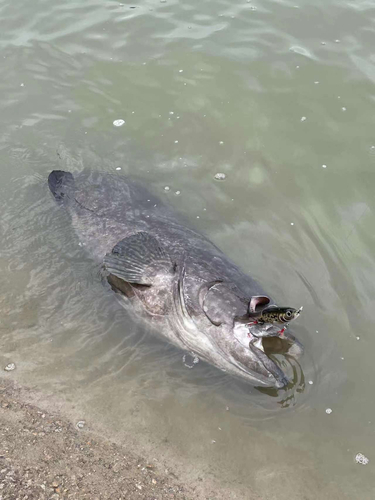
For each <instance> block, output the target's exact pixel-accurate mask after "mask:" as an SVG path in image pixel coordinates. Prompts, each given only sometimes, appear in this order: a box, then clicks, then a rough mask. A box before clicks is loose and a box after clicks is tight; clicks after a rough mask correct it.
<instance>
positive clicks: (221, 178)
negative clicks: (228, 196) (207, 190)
mask: <svg viewBox="0 0 375 500" xmlns="http://www.w3.org/2000/svg"><path fill="white" fill-rule="evenodd" d="M225 178H226V175H225V174H223V173H222V172H218V173H217V174H215V179H216V180H217V181H223V180H224V179H225Z"/></svg>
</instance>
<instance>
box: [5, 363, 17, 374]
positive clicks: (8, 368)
mask: <svg viewBox="0 0 375 500" xmlns="http://www.w3.org/2000/svg"><path fill="white" fill-rule="evenodd" d="M15 369H16V364H15V363H9V364H7V365H6V367H5V368H4V370H5V371H6V372H12V371H13V370H15Z"/></svg>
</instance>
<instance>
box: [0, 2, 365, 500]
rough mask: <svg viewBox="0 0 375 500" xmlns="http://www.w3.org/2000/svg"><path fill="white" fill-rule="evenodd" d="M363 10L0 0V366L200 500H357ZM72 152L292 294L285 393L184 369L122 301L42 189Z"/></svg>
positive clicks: (361, 415) (281, 294)
mask: <svg viewBox="0 0 375 500" xmlns="http://www.w3.org/2000/svg"><path fill="white" fill-rule="evenodd" d="M374 14H375V8H374V6H373V3H372V2H369V1H365V0H363V1H356V2H353V1H348V0H347V1H345V2H338V1H337V0H326V1H325V2H323V1H317V2H314V3H313V2H308V1H306V0H303V1H300V2H298V3H297V4H296V3H294V2H289V1H288V0H280V1H270V0H262V1H260V0H254V1H251V2H246V1H242V0H241V1H236V2H229V1H228V0H222V1H216V2H214V1H203V2H198V1H197V0H189V1H187V2H177V1H175V0H167V1H161V2H160V1H159V0H158V1H156V0H149V1H146V2H140V1H139V2H134V3H119V2H115V1H100V2H99V1H95V0H89V1H86V2H83V1H81V0H76V1H68V2H62V1H61V0H57V1H55V2H52V3H51V2H46V1H38V2H27V1H24V0H20V1H18V2H16V3H14V2H13V3H11V2H9V1H8V0H0V20H1V26H2V30H1V32H2V34H1V39H0V48H1V56H0V70H1V75H2V77H1V79H0V109H1V123H0V129H1V134H0V161H1V169H0V205H1V212H0V222H1V244H0V269H1V277H2V279H1V281H0V311H1V317H2V320H1V336H0V348H1V354H0V361H1V362H2V363H3V364H4V366H5V365H6V364H7V363H8V362H10V361H14V362H15V363H16V364H17V370H16V371H15V372H12V373H11V374H8V375H7V376H9V377H12V378H14V379H15V380H17V381H19V382H20V383H23V384H26V385H29V386H33V387H35V388H38V390H41V391H42V392H44V393H45V394H46V395H52V394H53V395H54V397H57V398H59V399H60V400H61V401H65V403H66V405H67V406H68V405H70V407H72V408H75V410H74V411H75V412H76V413H75V414H76V415H77V417H78V416H80V417H81V418H85V419H86V420H87V421H88V422H90V425H91V426H92V427H93V428H96V429H102V430H103V431H106V432H107V433H108V435H110V437H112V438H113V439H116V440H117V441H119V442H125V443H128V444H129V443H133V444H134V445H136V446H137V447H138V448H140V449H143V450H145V451H146V452H149V453H153V454H154V455H156V456H159V457H165V458H166V459H167V460H168V459H169V460H170V461H175V464H176V467H177V468H179V470H180V472H181V474H185V477H186V478H188V479H189V480H190V481H193V482H194V481H197V482H199V481H200V479H201V480H202V482H203V483H204V482H205V481H212V482H213V484H214V485H216V488H217V490H216V491H217V493H216V495H217V498H221V497H222V498H246V499H247V498H252V496H253V497H254V498H257V496H258V495H259V496H260V497H261V498H262V499H264V500H268V499H273V498H277V499H278V500H284V499H293V500H297V499H298V500H300V499H316V498H319V499H322V500H324V499H329V500H333V499H336V498H337V499H342V498H348V499H354V498H361V499H372V498H374V496H375V488H374V482H373V471H372V469H373V463H374V461H375V455H374V449H375V448H374V446H375V435H374V431H375V416H374V412H375V403H374V398H373V377H374V376H375V367H374V366H375V365H374V362H373V349H374V347H375V340H374V335H373V330H374V326H375V325H374V323H375V322H374V315H373V298H374V283H375V271H374V269H375V266H374V257H373V256H374V250H375V240H374V237H373V234H374V217H373V208H374V196H373V191H374V186H375V177H374V173H373V172H374V168H375V136H374V130H375V129H374V125H375V118H374V116H375V114H374V97H375V91H374V79H375V57H374V55H373V47H374V42H375V35H374ZM117 119H123V120H124V121H125V124H124V125H123V126H122V127H115V126H114V125H113V121H114V120H117ZM85 167H90V168H93V169H97V170H101V171H107V172H113V173H116V174H117V175H119V176H120V175H131V176H133V177H135V178H137V179H140V180H141V181H142V182H144V183H145V184H147V185H148V186H149V188H150V190H152V191H153V192H154V193H155V194H157V195H159V196H160V197H161V198H162V199H163V200H164V201H165V202H166V203H170V204H171V205H172V206H174V207H175V208H176V210H178V211H180V212H181V213H183V214H184V215H185V216H186V217H187V219H188V220H189V221H190V223H191V225H192V226H194V227H195V228H197V229H199V230H201V231H202V232H204V233H205V234H207V235H208V236H209V237H210V238H211V239H212V240H213V241H214V242H215V243H216V244H217V245H219V246H220V247H221V248H222V249H223V250H224V251H225V252H226V253H227V254H228V256H230V258H232V259H233V260H234V261H235V262H236V263H238V265H240V266H241V267H242V268H243V269H244V270H245V271H246V272H248V273H249V274H251V275H253V276H254V277H255V278H257V279H258V280H259V281H260V282H261V283H262V285H263V286H264V288H265V289H266V290H268V291H269V292H270V294H272V296H273V297H274V298H275V299H276V300H277V301H278V302H279V303H282V304H288V305H291V306H294V307H299V306H300V305H303V306H304V311H303V315H302V316H301V317H300V319H299V320H298V323H296V324H295V326H294V332H295V334H296V335H297V336H298V338H300V339H301V341H302V342H303V343H304V345H305V347H306V354H305V356H304V358H303V359H302V360H301V368H300V369H299V368H298V369H297V368H296V372H295V376H296V381H297V383H296V385H295V386H294V387H293V388H292V389H288V390H287V391H284V390H282V391H279V392H272V391H266V392H264V391H263V392H261V391H258V390H257V389H255V388H251V387H249V386H246V385H245V384H242V383H240V382H238V381H235V380H232V379H230V378H229V377H226V376H225V375H223V374H221V373H220V372H219V371H218V370H216V369H215V368H212V367H209V366H207V365H205V364H204V363H199V364H198V365H197V366H195V367H194V369H191V370H190V369H188V368H187V367H186V366H184V363H183V361H182V356H183V353H182V352H180V351H178V350H177V349H175V348H173V347H171V346H169V345H167V344H165V343H163V342H162V341H160V340H158V339H156V338H155V337H153V336H152V335H150V333H149V332H148V331H147V329H145V327H144V325H142V324H139V323H138V322H137V321H135V320H134V318H132V317H131V316H129V314H128V313H127V312H126V311H125V310H124V309H123V308H122V307H121V306H120V305H119V304H118V303H117V301H116V300H115V299H114V297H113V294H111V293H110V292H109V291H108V289H107V288H106V287H104V286H103V284H102V282H101V280H100V276H99V273H98V269H97V268H96V266H95V264H94V263H93V262H92V261H91V260H90V258H89V257H88V256H87V255H86V253H85V251H84V248H82V247H81V246H80V245H79V243H80V242H79V240H78V239H77V237H76V236H75V235H74V234H73V232H72V231H71V228H70V224H69V219H68V217H67V216H66V214H64V212H63V211H61V210H60V209H59V208H58V207H57V206H56V205H55V204H54V202H53V200H52V199H51V196H50V195H49V192H48V189H47V187H46V178H47V176H48V173H49V172H50V171H51V170H52V169H56V168H63V169H70V170H71V171H73V172H78V171H80V170H82V169H83V168H85ZM118 167H121V170H116V168H118ZM217 172H222V173H225V174H226V179H225V181H222V182H218V181H215V179H214V176H215V174H216V173H217ZM165 186H168V187H169V188H170V189H169V190H168V191H166V190H165V189H164V188H165ZM176 191H179V192H180V194H178V195H176ZM327 408H330V409H332V413H331V414H327V413H326V409H327ZM358 452H361V453H363V454H365V455H366V456H367V457H368V458H369V459H370V463H369V465H367V466H366V467H364V466H361V465H358V464H356V463H355V460H354V457H355V455H356V454H357V453H358ZM221 495H222V496H221Z"/></svg>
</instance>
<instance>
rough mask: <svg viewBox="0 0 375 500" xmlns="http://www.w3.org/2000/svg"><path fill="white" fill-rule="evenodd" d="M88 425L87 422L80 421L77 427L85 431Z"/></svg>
mask: <svg viewBox="0 0 375 500" xmlns="http://www.w3.org/2000/svg"><path fill="white" fill-rule="evenodd" d="M85 425H86V422H85V420H79V421H78V422H77V423H76V427H77V429H83V428H84V427H85Z"/></svg>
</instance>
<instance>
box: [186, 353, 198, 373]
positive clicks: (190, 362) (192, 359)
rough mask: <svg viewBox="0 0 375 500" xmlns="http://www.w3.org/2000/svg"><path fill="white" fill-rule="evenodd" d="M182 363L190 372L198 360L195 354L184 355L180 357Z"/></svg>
mask: <svg viewBox="0 0 375 500" xmlns="http://www.w3.org/2000/svg"><path fill="white" fill-rule="evenodd" d="M182 362H183V363H184V365H185V366H186V367H187V368H189V369H190V370H191V369H192V368H194V366H195V365H197V364H198V363H199V358H198V356H196V355H195V354H184V355H183V356H182Z"/></svg>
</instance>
